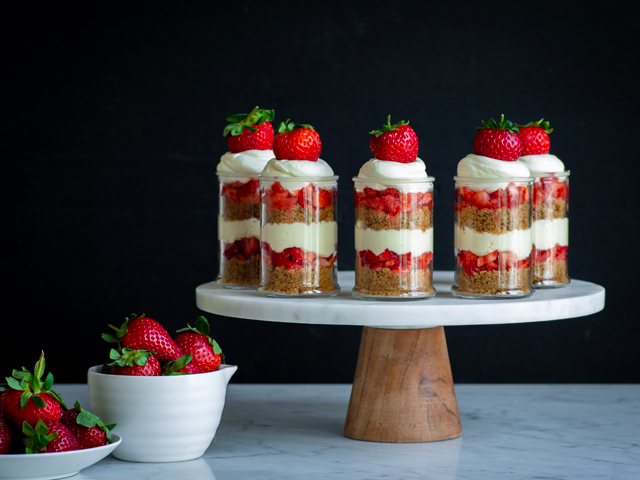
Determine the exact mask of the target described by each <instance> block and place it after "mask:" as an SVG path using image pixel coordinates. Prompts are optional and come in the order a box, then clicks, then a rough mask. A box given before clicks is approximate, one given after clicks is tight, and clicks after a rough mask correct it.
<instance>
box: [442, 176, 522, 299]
mask: <svg viewBox="0 0 640 480" xmlns="http://www.w3.org/2000/svg"><path fill="white" fill-rule="evenodd" d="M454 180H455V181H456V186H455V227H454V246H455V255H456V266H455V271H454V282H453V287H451V293H452V294H453V296H455V297H461V298H518V297H527V296H529V295H531V293H532V292H533V286H532V284H531V250H532V237H531V234H532V233H531V182H532V180H533V178H532V177H524V178H523V177H519V178H491V179H486V178H485V179H480V178H462V177H454Z"/></svg>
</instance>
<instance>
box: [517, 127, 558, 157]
mask: <svg viewBox="0 0 640 480" xmlns="http://www.w3.org/2000/svg"><path fill="white" fill-rule="evenodd" d="M517 127H518V130H519V133H518V137H520V140H521V141H522V146H523V149H522V154H521V156H524V155H543V154H545V153H549V149H550V148H551V142H550V140H549V134H550V133H551V132H553V128H550V126H549V122H548V121H546V122H545V121H544V118H541V119H540V120H538V121H537V122H529V123H527V124H526V125H517Z"/></svg>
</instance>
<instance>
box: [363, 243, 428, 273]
mask: <svg viewBox="0 0 640 480" xmlns="http://www.w3.org/2000/svg"><path fill="white" fill-rule="evenodd" d="M358 257H359V258H360V265H362V267H364V268H369V269H371V270H380V269H382V268H388V269H390V270H391V271H392V272H395V273H399V274H408V273H409V272H410V271H412V270H426V269H427V268H428V267H429V265H430V264H431V260H432V259H433V254H432V253H431V252H425V253H423V254H422V255H418V256H414V255H412V254H411V252H409V253H405V254H402V255H399V254H397V253H395V252H392V251H391V250H389V249H388V248H387V249H385V251H384V252H382V253H381V254H380V255H376V254H374V253H373V252H372V251H371V250H360V251H359V252H358Z"/></svg>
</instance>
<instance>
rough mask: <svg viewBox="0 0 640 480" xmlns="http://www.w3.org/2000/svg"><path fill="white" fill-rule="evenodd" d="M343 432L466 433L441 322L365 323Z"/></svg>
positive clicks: (385, 436)
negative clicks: (409, 326) (412, 326)
mask: <svg viewBox="0 0 640 480" xmlns="http://www.w3.org/2000/svg"><path fill="white" fill-rule="evenodd" d="M344 434H345V435H346V436H347V437H349V438H354V439H357V440H367V441H372V442H393V443H406V442H433V441H437V440H447V439H450V438H456V437H459V436H460V435H461V434H462V426H461V424H460V414H459V413H458V402H457V400H456V394H455V390H454V386H453V378H452V376H451V365H450V364H449V354H448V352H447V344H446V340H445V336H444V328H443V327H437V328H429V329H418V330H387V329H377V328H369V327H364V328H363V330H362V340H361V342H360V353H359V355H358V364H357V367H356V373H355V378H354V381H353V389H352V391H351V400H350V401H349V410H348V412H347V421H346V424H345V428H344Z"/></svg>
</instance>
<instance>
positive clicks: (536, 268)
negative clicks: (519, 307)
mask: <svg viewBox="0 0 640 480" xmlns="http://www.w3.org/2000/svg"><path fill="white" fill-rule="evenodd" d="M532 267H533V269H532V270H533V284H534V285H536V284H540V285H547V286H551V285H553V284H563V283H569V273H568V268H567V261H566V260H563V261H561V262H545V263H534V264H533V265H532Z"/></svg>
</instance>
